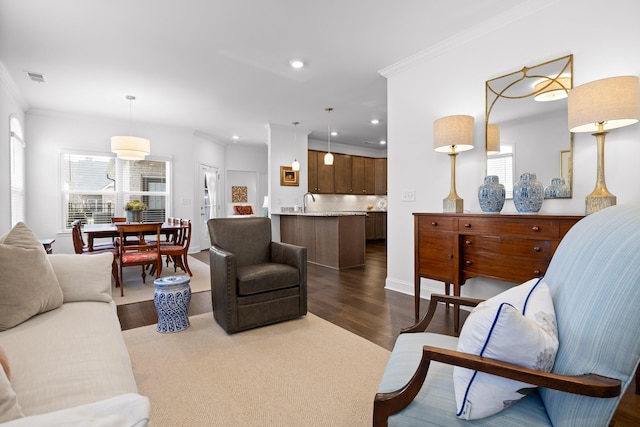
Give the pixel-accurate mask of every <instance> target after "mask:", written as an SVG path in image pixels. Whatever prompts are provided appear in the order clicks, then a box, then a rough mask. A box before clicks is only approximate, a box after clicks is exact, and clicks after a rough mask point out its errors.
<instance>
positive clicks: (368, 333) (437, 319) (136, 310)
mask: <svg viewBox="0 0 640 427" xmlns="http://www.w3.org/2000/svg"><path fill="white" fill-rule="evenodd" d="M193 256H194V257H195V258H197V259H199V260H200V261H203V262H205V263H207V264H208V263H209V252H208V251H202V252H200V253H197V254H193ZM366 261H367V264H366V266H364V267H357V268H351V269H346V270H334V269H331V268H327V267H321V266H318V265H314V264H308V270H307V281H308V309H309V312H311V313H313V314H315V315H316V316H318V317H321V318H323V319H325V320H327V321H329V322H331V323H334V324H336V325H338V326H340V327H342V328H344V329H347V330H348V331H351V332H353V333H354V334H357V335H359V336H361V337H363V338H366V339H368V340H369V341H372V342H374V343H376V344H378V345H380V346H381V347H384V348H386V349H388V350H391V349H392V348H393V344H394V342H395V339H396V337H397V336H398V333H399V331H400V329H402V328H405V327H407V326H411V325H412V324H413V323H414V321H413V297H412V296H410V295H405V294H401V293H398V292H395V291H389V290H386V289H384V286H385V278H386V276H387V254H386V246H385V242H384V241H375V242H368V243H367V254H366ZM443 290H444V286H443ZM426 306H427V304H426V303H423V304H421V311H422V313H421V314H424V312H425V311H426ZM211 311H212V308H211V292H199V293H196V294H193V295H192V297H191V304H190V306H189V315H196V314H201V313H207V312H211ZM118 317H119V318H120V324H121V325H122V329H123V330H125V329H131V328H137V327H140V326H145V325H153V324H155V323H157V321H158V317H157V314H156V311H155V307H154V305H153V301H145V302H141V303H137V304H128V305H124V306H118ZM465 317H466V314H465V312H464V311H462V314H461V320H464V318H465ZM213 321H214V320H213V315H212V322H213ZM428 331H429V332H436V333H443V334H448V335H454V332H453V310H452V309H449V310H447V309H446V308H445V307H444V306H442V307H439V308H438V312H437V313H436V315H435V316H434V320H433V321H432V322H431V325H430V326H429V328H428ZM634 390H635V382H634V383H632V384H631V385H630V387H629V390H627V393H626V394H625V396H624V397H623V399H622V402H621V403H620V405H619V407H618V411H617V412H616V415H615V416H614V419H613V421H612V423H611V426H615V427H623V426H638V425H640V395H638V394H635V393H634Z"/></svg>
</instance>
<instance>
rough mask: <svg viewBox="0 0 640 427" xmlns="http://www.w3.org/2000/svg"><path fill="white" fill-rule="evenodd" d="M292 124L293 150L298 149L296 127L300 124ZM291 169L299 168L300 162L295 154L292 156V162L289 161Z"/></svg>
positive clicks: (296, 169) (297, 169)
mask: <svg viewBox="0 0 640 427" xmlns="http://www.w3.org/2000/svg"><path fill="white" fill-rule="evenodd" d="M292 124H293V152H294V153H295V152H297V151H298V138H297V134H296V127H297V126H298V125H299V124H300V122H292ZM291 170H294V171H299V170H300V162H299V161H298V159H296V156H295V155H294V156H293V163H291Z"/></svg>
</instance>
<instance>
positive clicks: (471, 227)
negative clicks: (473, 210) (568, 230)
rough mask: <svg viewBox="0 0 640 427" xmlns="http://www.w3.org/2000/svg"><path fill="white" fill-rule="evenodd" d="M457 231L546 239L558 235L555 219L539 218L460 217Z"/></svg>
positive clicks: (557, 225)
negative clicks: (490, 218)
mask: <svg viewBox="0 0 640 427" xmlns="http://www.w3.org/2000/svg"><path fill="white" fill-rule="evenodd" d="M458 231H459V232H461V233H478V234H493V235H504V236H520V237H525V238H530V239H547V238H554V237H558V233H559V224H558V222H557V221H554V220H548V219H544V218H540V219H526V220H521V221H517V220H511V219H503V220H501V221H492V220H487V219H485V218H460V220H459V222H458Z"/></svg>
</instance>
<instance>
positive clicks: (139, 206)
mask: <svg viewBox="0 0 640 427" xmlns="http://www.w3.org/2000/svg"><path fill="white" fill-rule="evenodd" d="M147 209H149V208H148V207H147V205H146V204H144V203H143V202H141V201H140V200H138V199H135V200H132V201H130V202H129V203H127V204H126V205H125V207H124V210H125V211H146V210H147Z"/></svg>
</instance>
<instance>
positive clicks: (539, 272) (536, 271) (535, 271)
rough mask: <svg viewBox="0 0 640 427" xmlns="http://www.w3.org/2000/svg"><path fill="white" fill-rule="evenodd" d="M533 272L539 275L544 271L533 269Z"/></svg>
mask: <svg viewBox="0 0 640 427" xmlns="http://www.w3.org/2000/svg"><path fill="white" fill-rule="evenodd" d="M533 274H535V275H536V276H539V275H540V274H542V273H541V271H540V270H533Z"/></svg>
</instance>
